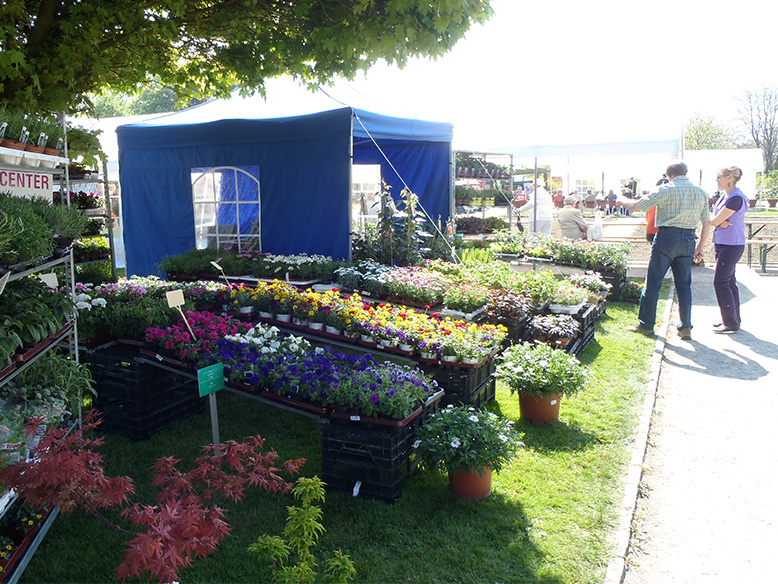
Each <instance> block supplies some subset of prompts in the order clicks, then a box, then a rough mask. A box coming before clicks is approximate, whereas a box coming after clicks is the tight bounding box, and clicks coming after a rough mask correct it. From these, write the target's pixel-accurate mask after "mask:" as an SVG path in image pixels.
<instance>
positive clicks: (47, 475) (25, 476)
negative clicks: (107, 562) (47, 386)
mask: <svg viewBox="0 0 778 584" xmlns="http://www.w3.org/2000/svg"><path fill="white" fill-rule="evenodd" d="M99 423H100V421H99V420H97V419H95V418H94V417H92V416H89V417H88V418H87V419H85V421H84V424H83V427H82V428H81V429H79V430H77V431H75V432H72V433H70V434H68V433H67V432H66V431H65V430H61V429H52V430H50V431H49V432H48V433H47V434H46V435H45V436H44V437H43V439H42V440H41V442H40V444H39V445H38V447H36V448H35V450H34V451H33V453H32V454H33V457H32V460H31V461H29V462H19V463H15V464H12V465H10V466H8V467H6V468H4V469H2V470H0V482H2V483H4V484H5V485H7V486H9V487H12V488H13V489H15V490H16V491H17V492H18V493H19V494H20V496H21V497H22V498H23V499H24V501H25V502H26V503H27V504H29V505H31V506H37V507H53V506H59V507H60V510H61V512H62V513H69V512H71V511H73V510H75V509H76V508H79V507H80V508H83V509H84V510H86V511H88V512H89V513H91V514H93V515H95V516H96V517H98V518H99V519H100V520H101V521H102V522H104V523H105V524H106V525H108V526H110V527H112V528H113V529H117V530H119V531H122V532H124V533H127V534H128V535H130V536H132V539H131V540H130V541H129V542H128V543H127V550H126V552H125V555H124V561H122V563H121V564H119V566H118V567H117V568H116V575H117V577H118V578H119V579H121V580H122V581H123V580H126V579H127V578H131V577H135V576H140V575H142V574H144V573H146V572H148V573H149V575H150V577H151V578H156V579H158V580H159V581H160V582H172V581H174V580H178V573H179V570H180V569H181V568H182V567H184V566H188V565H190V564H191V563H192V561H193V559H194V558H196V557H205V556H207V555H208V554H210V553H211V552H213V551H214V550H215V549H216V547H217V546H218V545H219V543H221V541H222V540H223V539H224V538H225V537H226V536H227V535H228V534H229V532H230V529H231V527H230V526H229V524H228V523H227V522H226V521H225V520H224V511H223V509H221V508H220V507H219V506H218V505H216V504H215V503H213V502H212V501H213V500H214V499H216V498H217V497H218V498H223V499H227V500H229V501H233V502H238V501H241V500H242V499H243V495H244V492H245V489H246V487H258V488H260V489H264V490H265V491H268V492H281V493H288V492H289V491H290V490H291V488H292V484H291V483H289V482H288V481H286V480H284V479H283V478H281V476H279V474H278V473H279V472H281V468H279V466H278V458H279V456H278V454H277V453H276V452H275V451H272V450H271V451H263V450H262V448H263V445H264V441H263V439H262V438H261V437H260V436H254V437H252V438H249V439H247V440H246V441H244V442H241V443H238V442H235V441H228V442H226V443H224V444H212V445H208V446H204V447H203V451H204V452H205V454H204V455H203V456H201V457H200V458H198V459H197V460H195V462H194V467H193V468H192V469H191V470H189V471H187V472H182V471H181V470H179V469H178V466H177V465H178V463H179V462H180V461H179V460H177V459H175V458H173V457H164V458H160V459H159V460H158V461H157V462H156V463H155V464H154V465H153V467H152V468H153V470H154V478H153V480H152V484H153V485H154V486H155V487H158V488H159V494H158V496H157V504H156V505H144V504H141V503H134V504H133V503H131V501H130V498H129V497H130V495H132V494H134V488H133V483H132V479H130V478H129V477H126V476H119V477H113V478H111V477H107V476H106V475H105V468H104V464H103V456H102V455H101V454H98V453H97V452H95V449H96V448H98V447H99V446H101V445H102V444H103V442H104V439H103V438H93V437H91V436H90V435H89V431H91V430H93V429H94V428H95V427H96V426H97V425H98V424H99ZM304 462H305V461H304V459H296V460H288V461H285V462H283V463H282V464H281V466H282V467H283V470H284V471H285V472H286V473H288V474H289V475H294V474H296V473H298V472H299V469H300V467H301V466H302V465H303V463H304ZM104 509H120V510H121V515H122V517H124V518H125V519H126V520H127V521H128V522H129V523H130V524H132V525H135V526H137V527H138V528H139V531H131V530H127V529H125V528H123V527H120V526H118V525H116V524H115V523H113V522H111V521H110V520H109V519H108V518H107V517H105V516H104V515H103V514H102V512H101V510H104Z"/></svg>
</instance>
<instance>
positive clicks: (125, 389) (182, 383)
mask: <svg viewBox="0 0 778 584" xmlns="http://www.w3.org/2000/svg"><path fill="white" fill-rule="evenodd" d="M152 369H155V370H156V371H157V375H156V376H155V377H154V378H153V381H149V382H148V383H146V384H144V385H143V386H142V387H133V386H131V385H125V386H121V385H119V386H115V385H113V384H106V383H101V384H95V391H96V392H97V395H95V397H94V399H93V400H92V405H93V406H94V407H95V409H97V410H99V411H101V412H108V411H113V410H118V409H121V412H122V414H121V415H122V416H123V417H129V418H132V419H142V418H145V417H148V416H152V415H154V414H155V413H156V412H158V411H160V410H163V409H165V408H167V407H169V405H170V404H177V403H181V402H184V401H187V400H192V399H195V398H199V395H200V394H199V391H198V389H197V385H196V383H195V381H194V380H193V379H189V378H187V377H183V376H180V375H176V374H175V373H171V372H168V371H164V370H161V369H157V368H152Z"/></svg>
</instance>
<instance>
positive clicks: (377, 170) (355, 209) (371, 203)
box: [351, 164, 382, 233]
mask: <svg viewBox="0 0 778 584" xmlns="http://www.w3.org/2000/svg"><path fill="white" fill-rule="evenodd" d="M351 172H352V180H353V182H352V185H351V229H352V231H355V232H359V233H361V232H362V231H363V230H364V227H365V224H367V223H377V222H378V215H379V213H380V212H381V190H382V185H381V165H380V164H355V165H353V166H352V167H351Z"/></svg>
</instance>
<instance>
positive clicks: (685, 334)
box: [678, 327, 692, 341]
mask: <svg viewBox="0 0 778 584" xmlns="http://www.w3.org/2000/svg"><path fill="white" fill-rule="evenodd" d="M678 338H679V339H681V340H682V341H691V340H692V329H691V327H684V328H679V329H678Z"/></svg>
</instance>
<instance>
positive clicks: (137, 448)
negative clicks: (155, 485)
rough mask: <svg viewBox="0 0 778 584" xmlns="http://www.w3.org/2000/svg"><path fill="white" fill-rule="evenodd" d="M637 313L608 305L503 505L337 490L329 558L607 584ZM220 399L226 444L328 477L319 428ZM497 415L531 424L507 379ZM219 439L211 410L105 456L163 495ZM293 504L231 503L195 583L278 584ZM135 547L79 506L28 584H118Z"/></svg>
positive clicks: (477, 575)
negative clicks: (161, 480)
mask: <svg viewBox="0 0 778 584" xmlns="http://www.w3.org/2000/svg"><path fill="white" fill-rule="evenodd" d="M663 303H664V301H660V306H659V310H658V312H657V314H659V315H661V314H663V306H662V305H663ZM636 314H637V305H635V304H626V303H609V305H608V308H607V313H606V314H604V315H603V316H602V317H601V318H600V320H599V321H598V323H597V330H596V338H595V340H594V341H593V342H592V343H591V344H590V345H589V347H587V349H586V351H585V352H584V354H583V355H582V357H581V360H582V361H583V362H584V363H586V364H587V365H590V366H591V367H592V370H593V372H592V376H591V384H590V388H589V389H588V390H587V391H585V392H583V393H581V394H579V395H578V396H576V397H574V398H569V399H564V400H563V401H562V410H561V422H560V423H558V424H554V425H552V426H548V427H532V426H529V425H526V424H524V423H517V425H518V427H519V429H520V430H521V431H523V432H525V438H524V442H525V444H526V448H524V449H522V450H521V451H520V453H519V456H518V457H517V458H516V459H515V460H514V461H513V462H512V463H511V464H510V465H508V466H507V467H506V468H505V469H504V470H503V471H502V472H501V473H500V474H499V475H495V478H494V492H493V495H492V496H491V497H490V498H488V499H486V500H484V501H481V502H472V501H457V500H455V499H454V498H453V497H452V496H451V494H450V493H449V491H448V482H447V477H446V476H445V475H444V474H440V473H431V472H424V471H422V470H420V469H417V470H416V471H414V472H413V473H412V474H411V475H410V477H409V478H408V480H407V481H406V485H405V489H404V491H403V495H402V497H401V498H400V499H399V500H398V501H397V502H396V503H394V504H387V503H383V502H380V501H374V500H371V499H363V498H353V497H351V496H350V495H349V494H346V493H338V492H332V493H328V495H327V501H326V503H325V504H324V506H323V509H324V519H323V522H324V526H325V528H326V530H327V531H326V532H325V533H324V534H323V535H322V537H321V539H320V541H319V545H318V547H317V555H318V557H319V558H320V564H321V563H323V559H324V558H326V557H329V556H330V555H331V553H332V551H333V550H338V549H339V550H341V551H343V552H344V553H347V554H349V555H350V556H351V557H352V559H353V560H354V562H355V564H356V568H357V577H356V579H355V581H356V582H429V583H439V582H452V583H453V582H462V583H470V582H527V583H530V582H538V583H548V584H551V583H560V584H573V583H575V584H587V583H598V582H601V581H602V579H603V577H604V574H605V567H606V565H607V562H608V559H609V556H610V551H611V543H610V534H611V532H612V530H613V528H614V526H615V525H616V522H617V520H618V505H619V503H620V501H621V498H622V477H623V474H624V472H625V470H626V465H627V463H628V461H629V456H630V450H631V445H632V435H633V432H634V430H635V427H636V424H637V419H638V415H639V408H640V406H641V404H642V399H643V395H644V391H645V384H646V381H647V378H648V370H649V361H650V356H651V354H652V351H653V348H654V341H653V340H651V339H647V338H645V337H643V336H642V335H637V334H634V333H630V332H628V331H627V330H626V327H627V326H629V325H631V324H634V323H635V322H636ZM218 402H219V420H220V426H221V437H222V439H223V440H224V439H230V438H232V439H236V440H242V439H243V438H244V437H246V436H249V435H252V434H257V433H259V434H261V435H262V436H263V437H264V438H265V439H266V445H268V446H270V447H272V448H275V449H276V450H277V451H278V452H279V454H280V455H281V456H282V458H295V457H299V456H303V457H306V458H307V459H308V462H307V464H306V465H305V467H304V469H303V474H306V475H314V474H317V473H318V472H319V469H320V452H319V427H318V422H317V421H315V420H312V419H309V418H305V417H302V416H299V415H296V414H293V413H287V412H284V411H281V410H278V409H275V408H272V407H270V406H266V405H264V404H261V403H259V402H256V401H254V400H250V399H247V398H245V397H241V396H238V395H234V394H230V393H228V392H221V393H219V394H218ZM488 408H489V409H490V410H492V411H495V412H499V413H501V414H502V415H504V416H507V417H508V418H510V419H513V420H518V418H519V409H518V398H517V397H516V396H511V395H510V393H509V391H508V390H507V389H506V388H504V387H501V386H500V384H498V387H497V400H496V401H494V402H491V403H490V404H488ZM210 437H211V430H210V420H209V416H208V413H207V411H206V413H204V414H200V415H197V416H194V417H192V418H190V419H188V420H186V421H184V422H180V423H178V424H176V425H174V426H172V427H170V428H168V429H167V430H165V431H164V432H161V433H159V434H157V435H156V436H154V437H153V438H152V439H151V440H147V441H144V442H138V443H132V442H129V441H127V440H125V439H123V438H119V437H115V436H109V437H108V439H107V441H106V445H105V447H104V448H103V453H104V454H105V456H106V463H107V467H108V472H109V475H115V474H127V475H130V476H132V477H133V479H134V480H135V484H136V490H137V491H138V497H139V498H143V499H144V500H147V501H152V500H153V495H154V492H153V490H152V489H151V487H150V486H149V477H150V472H149V467H150V466H151V465H152V463H153V462H154V460H156V458H158V457H160V456H166V455H170V454H174V455H176V456H177V457H179V458H182V459H184V460H188V459H191V458H193V457H195V456H197V455H198V454H199V448H200V446H201V445H203V444H206V443H208V442H209V441H210ZM290 504H292V498H291V496H289V497H287V496H274V495H267V494H264V493H258V492H250V493H249V494H248V496H247V497H246V499H245V500H244V502H243V503H241V504H239V505H227V506H226V507H227V509H228V515H227V520H228V522H230V523H231V525H232V526H233V527H234V530H233V532H232V535H231V536H230V537H229V538H227V540H226V541H225V542H224V544H223V545H222V546H221V547H220V548H219V550H218V551H217V552H216V553H215V554H213V555H212V556H210V557H209V558H207V559H205V560H202V559H199V560H196V561H195V562H194V564H193V566H192V567H190V568H187V569H185V570H184V571H183V572H182V573H181V580H182V582H186V583H193V582H252V583H256V582H269V581H271V579H272V573H271V571H270V570H269V568H267V567H265V566H263V565H261V564H259V563H258V561H257V559H256V558H255V556H253V555H250V554H249V553H248V552H247V551H246V548H247V546H248V545H249V544H251V543H252V542H253V541H254V540H255V539H256V537H257V536H259V535H261V534H264V533H268V534H272V535H276V534H281V533H282V531H283V527H284V522H285V519H286V507H287V506H288V505H290ZM124 542H125V539H124V537H123V536H122V535H120V534H118V533H114V532H113V531H111V530H110V529H108V528H106V527H105V526H104V525H103V524H101V523H100V522H98V521H97V520H95V519H93V518H91V517H88V516H86V515H84V514H81V513H80V512H76V513H74V514H71V515H67V516H60V517H58V518H57V520H56V521H55V522H54V524H53V526H52V528H51V530H50V531H49V533H48V535H47V536H46V538H45V540H44V542H43V544H42V545H41V547H40V549H39V550H38V552H37V553H36V555H35V556H34V558H33V560H32V562H31V564H30V566H29V567H28V568H27V570H26V572H25V574H24V576H23V579H22V581H23V582H79V583H86V582H112V581H114V580H115V578H114V576H113V570H114V568H115V567H116V566H117V565H118V564H119V562H120V561H121V556H122V553H123V549H124V548H123V544H124Z"/></svg>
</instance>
